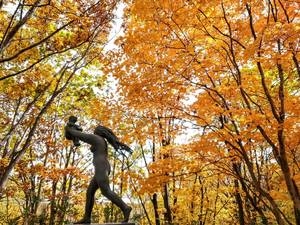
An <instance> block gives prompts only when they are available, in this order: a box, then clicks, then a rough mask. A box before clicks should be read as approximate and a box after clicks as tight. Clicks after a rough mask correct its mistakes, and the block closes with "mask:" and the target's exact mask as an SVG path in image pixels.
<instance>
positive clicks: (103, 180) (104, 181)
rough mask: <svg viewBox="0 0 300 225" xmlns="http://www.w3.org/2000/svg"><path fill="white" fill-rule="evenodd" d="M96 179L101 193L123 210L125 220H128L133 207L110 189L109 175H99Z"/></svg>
mask: <svg viewBox="0 0 300 225" xmlns="http://www.w3.org/2000/svg"><path fill="white" fill-rule="evenodd" d="M96 179H97V182H98V185H99V187H100V190H101V193H102V194H103V195H104V196H105V197H106V198H108V199H109V200H110V201H111V202H112V203H114V204H115V205H116V206H118V207H119V208H120V209H121V210H122V212H123V214H124V221H123V222H128V220H129V215H130V212H131V209H132V208H131V207H130V206H128V205H127V204H126V203H125V202H124V201H123V200H122V199H121V198H120V197H119V196H118V195H117V194H116V193H115V192H113V191H112V190H111V189H110V186H109V179H108V176H107V175H104V176H101V177H99V176H97V177H96Z"/></svg>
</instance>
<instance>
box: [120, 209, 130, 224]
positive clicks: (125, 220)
mask: <svg viewBox="0 0 300 225" xmlns="http://www.w3.org/2000/svg"><path fill="white" fill-rule="evenodd" d="M131 210H132V208H131V207H130V206H128V207H127V208H126V209H125V210H124V211H123V214H124V220H123V221H122V223H127V222H128V220H129V216H130V213H131Z"/></svg>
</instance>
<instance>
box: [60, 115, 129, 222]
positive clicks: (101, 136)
mask: <svg viewBox="0 0 300 225" xmlns="http://www.w3.org/2000/svg"><path fill="white" fill-rule="evenodd" d="M75 118H76V117H75ZM71 120H72V121H73V122H71V123H70V120H69V123H67V125H66V127H65V136H66V137H68V139H71V140H73V142H74V144H75V143H76V144H77V145H78V143H77V142H76V138H77V139H79V140H80V141H83V142H86V143H88V144H90V145H91V148H90V149H91V151H92V152H93V164H94V167H95V175H94V177H93V178H92V180H91V181H90V184H89V186H88V189H87V193H86V204H85V213H84V216H83V219H82V220H80V221H78V222H76V223H75V224H81V223H91V213H92V209H93V205H94V197H95V193H96V191H97V189H98V188H100V190H101V193H102V194H103V195H104V196H105V197H106V198H108V199H109V200H110V201H111V202H112V203H114V204H115V205H117V206H118V207H119V208H120V209H121V210H122V212H123V215H124V221H123V222H128V220H129V215H130V212H131V210H132V208H131V207H130V206H128V205H127V204H126V203H125V202H124V201H123V200H122V199H121V198H120V197H119V196H118V195H117V194H116V193H115V192H113V191H112V190H111V189H110V186H109V178H108V176H109V174H110V164H109V161H108V158H107V157H108V151H107V142H106V141H108V142H109V143H110V144H111V145H112V146H113V147H114V148H115V149H116V150H117V151H122V150H125V151H128V152H130V153H132V150H131V149H130V148H129V147H128V146H127V145H125V144H123V143H121V142H119V141H118V139H117V137H116V136H115V135H114V133H113V132H112V131H111V130H110V129H108V128H106V127H103V126H98V127H96V129H95V131H94V134H87V133H84V132H82V130H79V129H78V128H79V127H78V126H77V125H76V126H75V122H76V121H77V118H76V120H74V117H73V118H71ZM74 121H75V122H74Z"/></svg>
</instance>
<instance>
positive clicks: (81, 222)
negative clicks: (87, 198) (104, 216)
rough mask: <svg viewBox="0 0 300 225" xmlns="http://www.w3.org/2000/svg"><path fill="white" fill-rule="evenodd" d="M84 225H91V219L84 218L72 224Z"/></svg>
mask: <svg viewBox="0 0 300 225" xmlns="http://www.w3.org/2000/svg"><path fill="white" fill-rule="evenodd" d="M85 223H88V224H89V223H91V219H85V218H83V219H82V220H79V221H77V222H75V223H73V224H85Z"/></svg>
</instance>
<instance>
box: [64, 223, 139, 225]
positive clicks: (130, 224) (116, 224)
mask: <svg viewBox="0 0 300 225" xmlns="http://www.w3.org/2000/svg"><path fill="white" fill-rule="evenodd" d="M68 225H74V224H73V223H70V224H68ZM76 225H136V224H135V223H81V224H76Z"/></svg>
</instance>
